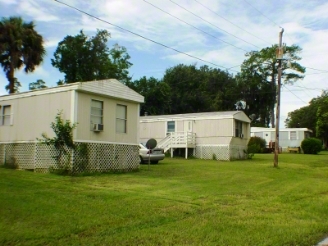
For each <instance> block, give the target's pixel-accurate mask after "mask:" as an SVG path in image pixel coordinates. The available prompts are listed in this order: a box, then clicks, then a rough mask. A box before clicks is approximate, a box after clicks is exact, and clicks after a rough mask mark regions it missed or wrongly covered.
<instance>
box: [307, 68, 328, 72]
mask: <svg viewBox="0 0 328 246" xmlns="http://www.w3.org/2000/svg"><path fill="white" fill-rule="evenodd" d="M306 68H308V69H312V70H316V71H320V72H326V73H328V70H322V69H317V68H312V67H306Z"/></svg>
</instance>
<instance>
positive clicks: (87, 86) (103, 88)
mask: <svg viewBox="0 0 328 246" xmlns="http://www.w3.org/2000/svg"><path fill="white" fill-rule="evenodd" d="M71 90H77V91H84V92H87V93H95V94H99V95H103V96H109V97H114V98H119V99H125V100H129V101H134V102H139V103H143V102H144V97H143V96H142V95H140V94H139V93H137V92H135V91H134V90H132V89H130V88H129V87H128V86H126V85H124V84H123V83H121V82H119V81H118V80H116V79H105V80H95V81H85V82H76V83H70V84H65V85H61V86H56V87H51V88H44V89H39V90H33V91H27V92H21V93H15V94H10V95H3V96H0V101H6V100H11V99H17V98H23V97H31V96H38V95H45V94H51V93H58V92H63V91H71Z"/></svg>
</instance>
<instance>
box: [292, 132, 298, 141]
mask: <svg viewBox="0 0 328 246" xmlns="http://www.w3.org/2000/svg"><path fill="white" fill-rule="evenodd" d="M296 139H297V136H296V131H291V132H290V140H296Z"/></svg>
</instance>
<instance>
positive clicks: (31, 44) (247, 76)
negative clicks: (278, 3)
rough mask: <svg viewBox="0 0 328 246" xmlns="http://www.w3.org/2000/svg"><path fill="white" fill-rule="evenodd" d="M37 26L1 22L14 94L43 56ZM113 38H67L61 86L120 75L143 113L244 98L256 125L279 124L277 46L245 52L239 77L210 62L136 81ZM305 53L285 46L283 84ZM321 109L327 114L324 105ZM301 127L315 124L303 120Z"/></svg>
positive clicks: (196, 108) (0, 45)
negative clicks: (23, 75)
mask: <svg viewBox="0 0 328 246" xmlns="http://www.w3.org/2000/svg"><path fill="white" fill-rule="evenodd" d="M34 28H35V24H34V23H33V22H28V23H26V22H24V21H23V20H22V18H20V17H10V18H2V20H1V21H0V64H1V66H2V68H3V70H4V72H5V74H6V77H7V79H8V82H9V83H8V85H7V86H6V89H7V90H8V91H9V93H15V92H18V90H19V87H20V85H21V84H20V82H19V81H18V80H17V78H15V75H14V72H15V71H16V70H18V69H20V68H22V67H24V70H25V72H27V73H29V72H33V71H34V69H35V67H36V66H38V65H40V64H41V63H42V61H43V59H44V56H45V49H44V46H43V38H42V36H41V35H39V34H38V33H37V32H36V31H35V30H34ZM109 38H110V33H108V32H107V31H106V30H97V32H96V34H95V35H94V36H91V37H89V36H87V35H86V34H85V33H84V32H83V30H81V31H80V32H79V33H78V34H77V35H75V36H71V35H68V36H66V37H64V39H63V40H62V41H61V42H59V43H58V46H57V49H56V51H55V53H54V56H53V58H52V59H51V64H52V65H53V66H54V67H56V68H57V69H58V70H59V71H60V72H62V73H64V75H65V76H64V79H63V80H59V81H58V82H57V84H58V85H61V84H66V83H74V82H77V81H80V82H83V81H90V80H100V79H108V78H115V79H118V80H119V81H121V82H122V83H124V84H125V85H127V86H129V87H130V88H132V89H133V90H135V91H136V92H138V93H140V94H141V95H143V96H144V98H145V103H144V104H142V105H141V112H140V114H141V115H143V114H145V113H146V112H147V113H148V114H150V115H160V114H181V113H193V112H210V111H227V110H236V103H237V102H239V101H243V102H245V103H246V108H244V109H243V110H244V112H245V113H246V114H247V115H248V116H249V117H250V118H251V119H252V126H262V127H269V126H271V127H274V125H275V122H274V119H275V117H274V107H275V102H276V94H277V91H276V79H277V74H278V72H277V71H278V62H277V59H276V50H277V45H273V46H271V47H266V48H263V49H261V50H259V51H252V52H249V53H246V54H245V60H244V62H243V63H242V64H241V71H240V72H239V73H237V74H236V75H233V74H231V73H229V71H226V70H221V69H218V68H212V67H209V66H206V65H204V66H200V67H198V66H197V64H193V65H185V64H179V65H176V66H174V67H171V68H168V69H166V71H165V73H164V75H163V77H162V78H154V77H149V78H147V77H145V76H144V77H142V78H140V79H137V80H132V78H131V77H130V76H129V68H130V67H131V66H132V65H133V64H132V63H131V62H130V56H129V54H128V52H127V49H126V48H125V47H123V46H119V45H118V44H114V45H113V47H112V48H109V47H108V40H109ZM300 52H301V48H300V47H299V46H296V45H292V46H286V47H285V53H286V54H287V55H288V59H289V60H288V64H291V65H290V66H287V60H283V61H282V64H283V69H282V79H283V82H284V83H295V82H296V81H297V80H299V79H302V78H303V77H304V75H303V74H304V73H305V68H304V67H303V66H301V65H300V64H299V61H300V60H301V57H300V56H299V54H300ZM46 87H47V85H46V83H45V82H44V81H43V80H37V81H35V82H32V83H30V84H29V89H30V90H35V89H41V88H46ZM327 109H328V107H327ZM320 110H321V111H320V112H323V110H325V108H324V107H322V108H321V109H320ZM316 112H317V111H316ZM294 115H295V114H291V115H290V117H289V121H288V123H286V124H289V122H293V119H294V118H295V117H296V116H294ZM299 123H300V124H301V123H302V122H301V121H299ZM302 126H304V127H311V126H313V125H303V123H302Z"/></svg>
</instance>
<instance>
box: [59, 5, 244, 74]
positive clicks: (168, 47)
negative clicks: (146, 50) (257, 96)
mask: <svg viewBox="0 0 328 246" xmlns="http://www.w3.org/2000/svg"><path fill="white" fill-rule="evenodd" d="M54 1H55V2H57V3H60V4H63V5H65V6H67V7H69V8H71V9H74V10H76V11H78V12H80V13H83V14H85V15H88V16H90V17H91V18H94V19H96V20H99V21H101V22H104V23H106V24H108V25H111V26H114V27H116V28H118V29H121V30H123V31H125V32H128V33H131V34H133V35H135V36H138V37H140V38H142V39H145V40H148V41H150V42H152V43H155V44H158V45H160V46H163V47H165V48H167V49H170V50H173V51H175V52H177V53H180V54H183V55H186V56H189V57H191V58H194V59H196V60H199V61H202V62H205V63H208V64H211V65H213V66H216V67H221V68H224V69H228V68H227V67H224V66H220V65H217V64H215V63H213V62H210V61H206V60H204V59H202V58H199V57H196V56H194V55H191V54H188V53H186V52H183V51H180V50H177V49H175V48H172V47H170V46H167V45H165V44H162V43H160V42H157V41H155V40H152V39H150V38H147V37H144V36H142V35H140V34H138V33H135V32H133V31H130V30H128V29H125V28H123V27H120V26H118V25H115V24H113V23H110V22H108V21H106V20H103V19H101V18H99V17H96V16H94V15H92V14H89V13H87V12H85V11H83V10H81V9H78V8H76V7H74V6H71V5H69V4H67V3H63V2H61V1H58V0H54ZM231 71H234V72H237V73H238V71H235V70H231Z"/></svg>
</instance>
